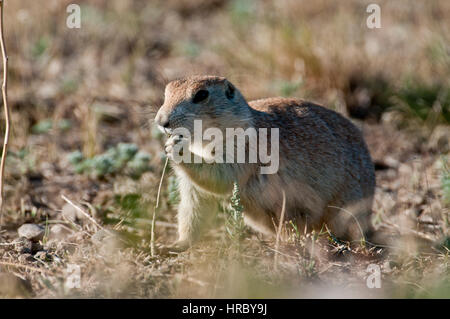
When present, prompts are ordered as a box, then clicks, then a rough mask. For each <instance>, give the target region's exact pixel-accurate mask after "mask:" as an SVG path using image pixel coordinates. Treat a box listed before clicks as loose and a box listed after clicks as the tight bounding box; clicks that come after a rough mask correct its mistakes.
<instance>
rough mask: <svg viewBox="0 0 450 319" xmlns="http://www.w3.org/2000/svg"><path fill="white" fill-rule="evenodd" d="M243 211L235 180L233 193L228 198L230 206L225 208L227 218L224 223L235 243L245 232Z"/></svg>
mask: <svg viewBox="0 0 450 319" xmlns="http://www.w3.org/2000/svg"><path fill="white" fill-rule="evenodd" d="M243 211H244V207H243V206H242V205H241V195H240V192H239V185H238V184H237V183H236V182H235V183H234V186H233V194H232V195H231V198H230V208H229V209H228V210H227V213H228V218H227V223H226V229H227V233H228V236H229V237H230V238H231V239H232V241H233V242H235V243H239V242H240V240H241V239H242V238H243V236H244V234H245V224H244V216H243V214H242V212H243Z"/></svg>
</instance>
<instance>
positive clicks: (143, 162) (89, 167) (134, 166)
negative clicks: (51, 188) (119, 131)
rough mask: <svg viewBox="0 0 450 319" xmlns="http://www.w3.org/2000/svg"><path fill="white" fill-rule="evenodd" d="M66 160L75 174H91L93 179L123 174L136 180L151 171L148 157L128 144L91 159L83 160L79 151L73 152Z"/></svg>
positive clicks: (122, 144) (120, 145)
mask: <svg viewBox="0 0 450 319" xmlns="http://www.w3.org/2000/svg"><path fill="white" fill-rule="evenodd" d="M68 159H69V162H70V163H71V164H72V165H73V167H74V170H75V172H76V173H77V174H92V175H93V176H94V177H104V176H107V175H113V174H124V175H128V176H130V177H131V178H133V179H138V178H140V177H141V175H142V174H143V173H145V172H147V171H149V170H150V169H151V167H150V165H149V162H150V159H151V157H150V155H149V154H147V153H145V152H143V151H139V148H138V147H137V146H136V145H135V144H129V143H119V144H118V145H117V146H116V147H112V148H110V149H108V150H107V151H106V152H105V153H103V154H99V155H96V156H94V157H93V158H85V157H84V156H83V154H82V153H81V152H80V151H75V152H72V153H70V154H69V156H68Z"/></svg>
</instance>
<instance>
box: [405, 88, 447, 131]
mask: <svg viewBox="0 0 450 319" xmlns="http://www.w3.org/2000/svg"><path fill="white" fill-rule="evenodd" d="M396 99H397V101H398V102H400V111H401V112H403V114H404V115H405V117H407V118H408V117H410V118H418V119H420V120H421V121H422V122H430V121H431V123H433V124H435V123H442V124H448V123H450V91H449V90H448V89H447V88H446V87H445V86H443V85H441V84H432V85H428V84H424V83H418V82H414V81H409V82H407V83H406V85H405V86H404V87H403V88H402V89H400V90H399V92H398V93H397V94H396Z"/></svg>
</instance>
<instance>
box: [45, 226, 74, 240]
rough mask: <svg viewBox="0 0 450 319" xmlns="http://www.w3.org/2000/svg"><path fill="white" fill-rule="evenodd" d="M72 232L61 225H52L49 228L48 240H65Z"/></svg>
mask: <svg viewBox="0 0 450 319" xmlns="http://www.w3.org/2000/svg"><path fill="white" fill-rule="evenodd" d="M71 233H72V231H71V230H70V229H69V228H67V227H65V226H63V225H53V226H52V227H51V228H50V234H49V239H65V238H66V237H67V236H69V235H70V234H71Z"/></svg>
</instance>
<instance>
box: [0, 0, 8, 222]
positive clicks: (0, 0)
mask: <svg viewBox="0 0 450 319" xmlns="http://www.w3.org/2000/svg"><path fill="white" fill-rule="evenodd" d="M4 9H5V0H0V45H1V50H2V57H3V84H2V94H3V107H4V109H5V138H4V140H3V151H2V159H1V163H0V227H1V226H2V225H3V200H4V199H3V184H4V175H5V174H4V173H5V162H6V154H7V152H8V142H9V131H10V127H9V126H10V119H9V107H8V93H7V83H8V55H7V54H6V47H5V38H4V36H3V11H4Z"/></svg>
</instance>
